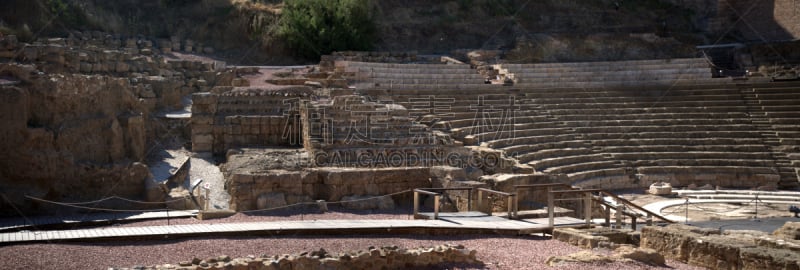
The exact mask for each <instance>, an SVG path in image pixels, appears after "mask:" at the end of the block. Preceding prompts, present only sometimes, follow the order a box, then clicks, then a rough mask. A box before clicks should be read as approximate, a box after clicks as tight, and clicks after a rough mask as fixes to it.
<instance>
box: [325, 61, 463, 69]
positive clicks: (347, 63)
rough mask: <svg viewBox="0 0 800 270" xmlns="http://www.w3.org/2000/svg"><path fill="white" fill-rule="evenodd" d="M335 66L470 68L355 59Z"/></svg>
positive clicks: (454, 65)
mask: <svg viewBox="0 0 800 270" xmlns="http://www.w3.org/2000/svg"><path fill="white" fill-rule="evenodd" d="M335 65H336V67H337V68H347V67H358V68H396V69H415V68H431V69H470V66H469V65H466V64H463V65H460V64H402V63H378V62H356V61H336V64H335Z"/></svg>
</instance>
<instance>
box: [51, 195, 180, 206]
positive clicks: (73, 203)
mask: <svg viewBox="0 0 800 270" xmlns="http://www.w3.org/2000/svg"><path fill="white" fill-rule="evenodd" d="M37 199H41V198H37ZM113 199H117V200H121V201H126V202H132V203H139V204H164V203H171V202H177V201H181V200H184V199H185V198H178V199H172V200H168V201H163V202H146V201H139V200H133V199H128V198H123V197H119V196H116V195H114V196H110V197H105V198H102V199H97V200H94V201H85V202H59V203H61V204H67V205H84V204H96V203H101V202H104V201H109V200H113Z"/></svg>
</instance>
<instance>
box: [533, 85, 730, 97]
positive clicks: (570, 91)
mask: <svg viewBox="0 0 800 270" xmlns="http://www.w3.org/2000/svg"><path fill="white" fill-rule="evenodd" d="M684 87H686V88H696V89H684ZM718 87H719V85H691V86H680V87H678V86H673V87H670V86H660V87H659V86H653V87H647V89H646V90H645V89H643V88H642V87H626V88H622V87H620V88H621V89H625V90H618V89H617V88H606V89H607V90H606V89H593V88H566V87H565V88H559V89H536V90H531V91H525V92H524V93H523V94H522V95H524V96H525V97H529V98H533V99H536V100H538V99H553V98H593V97H610V98H614V97H623V98H624V97H634V98H635V97H662V96H663V97H665V98H666V97H672V96H693V95H704V96H705V95H721V96H725V95H734V96H740V95H741V93H740V92H739V91H737V90H735V89H720V88H718Z"/></svg>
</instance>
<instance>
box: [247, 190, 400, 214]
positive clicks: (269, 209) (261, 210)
mask: <svg viewBox="0 0 800 270" xmlns="http://www.w3.org/2000/svg"><path fill="white" fill-rule="evenodd" d="M412 191H413V190H411V189H407V190H403V191H399V192H395V193H390V194H386V195H380V196H375V197H370V198H364V199H357V200H348V201H335V202H326V203H327V204H341V203H350V202H360V201H369V200H375V199H378V198H382V197H389V196H395V195H400V194H403V193H408V192H412ZM314 204H317V202H301V203H295V204H290V205H284V206H278V207H272V208H267V209H257V210H245V211H239V213H255V212H266V211H273V210H279V209H285V208H291V207H296V206H301V205H314Z"/></svg>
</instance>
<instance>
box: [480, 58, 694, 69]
mask: <svg viewBox="0 0 800 270" xmlns="http://www.w3.org/2000/svg"><path fill="white" fill-rule="evenodd" d="M699 63H706V65H707V62H706V60H705V59H702V58H675V59H649V60H631V61H597V62H566V63H563V62H562V63H537V64H499V65H495V66H496V67H497V66H499V67H505V68H519V69H525V68H532V67H591V66H598V65H606V66H633V65H648V64H653V65H660V66H665V65H677V64H699Z"/></svg>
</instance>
